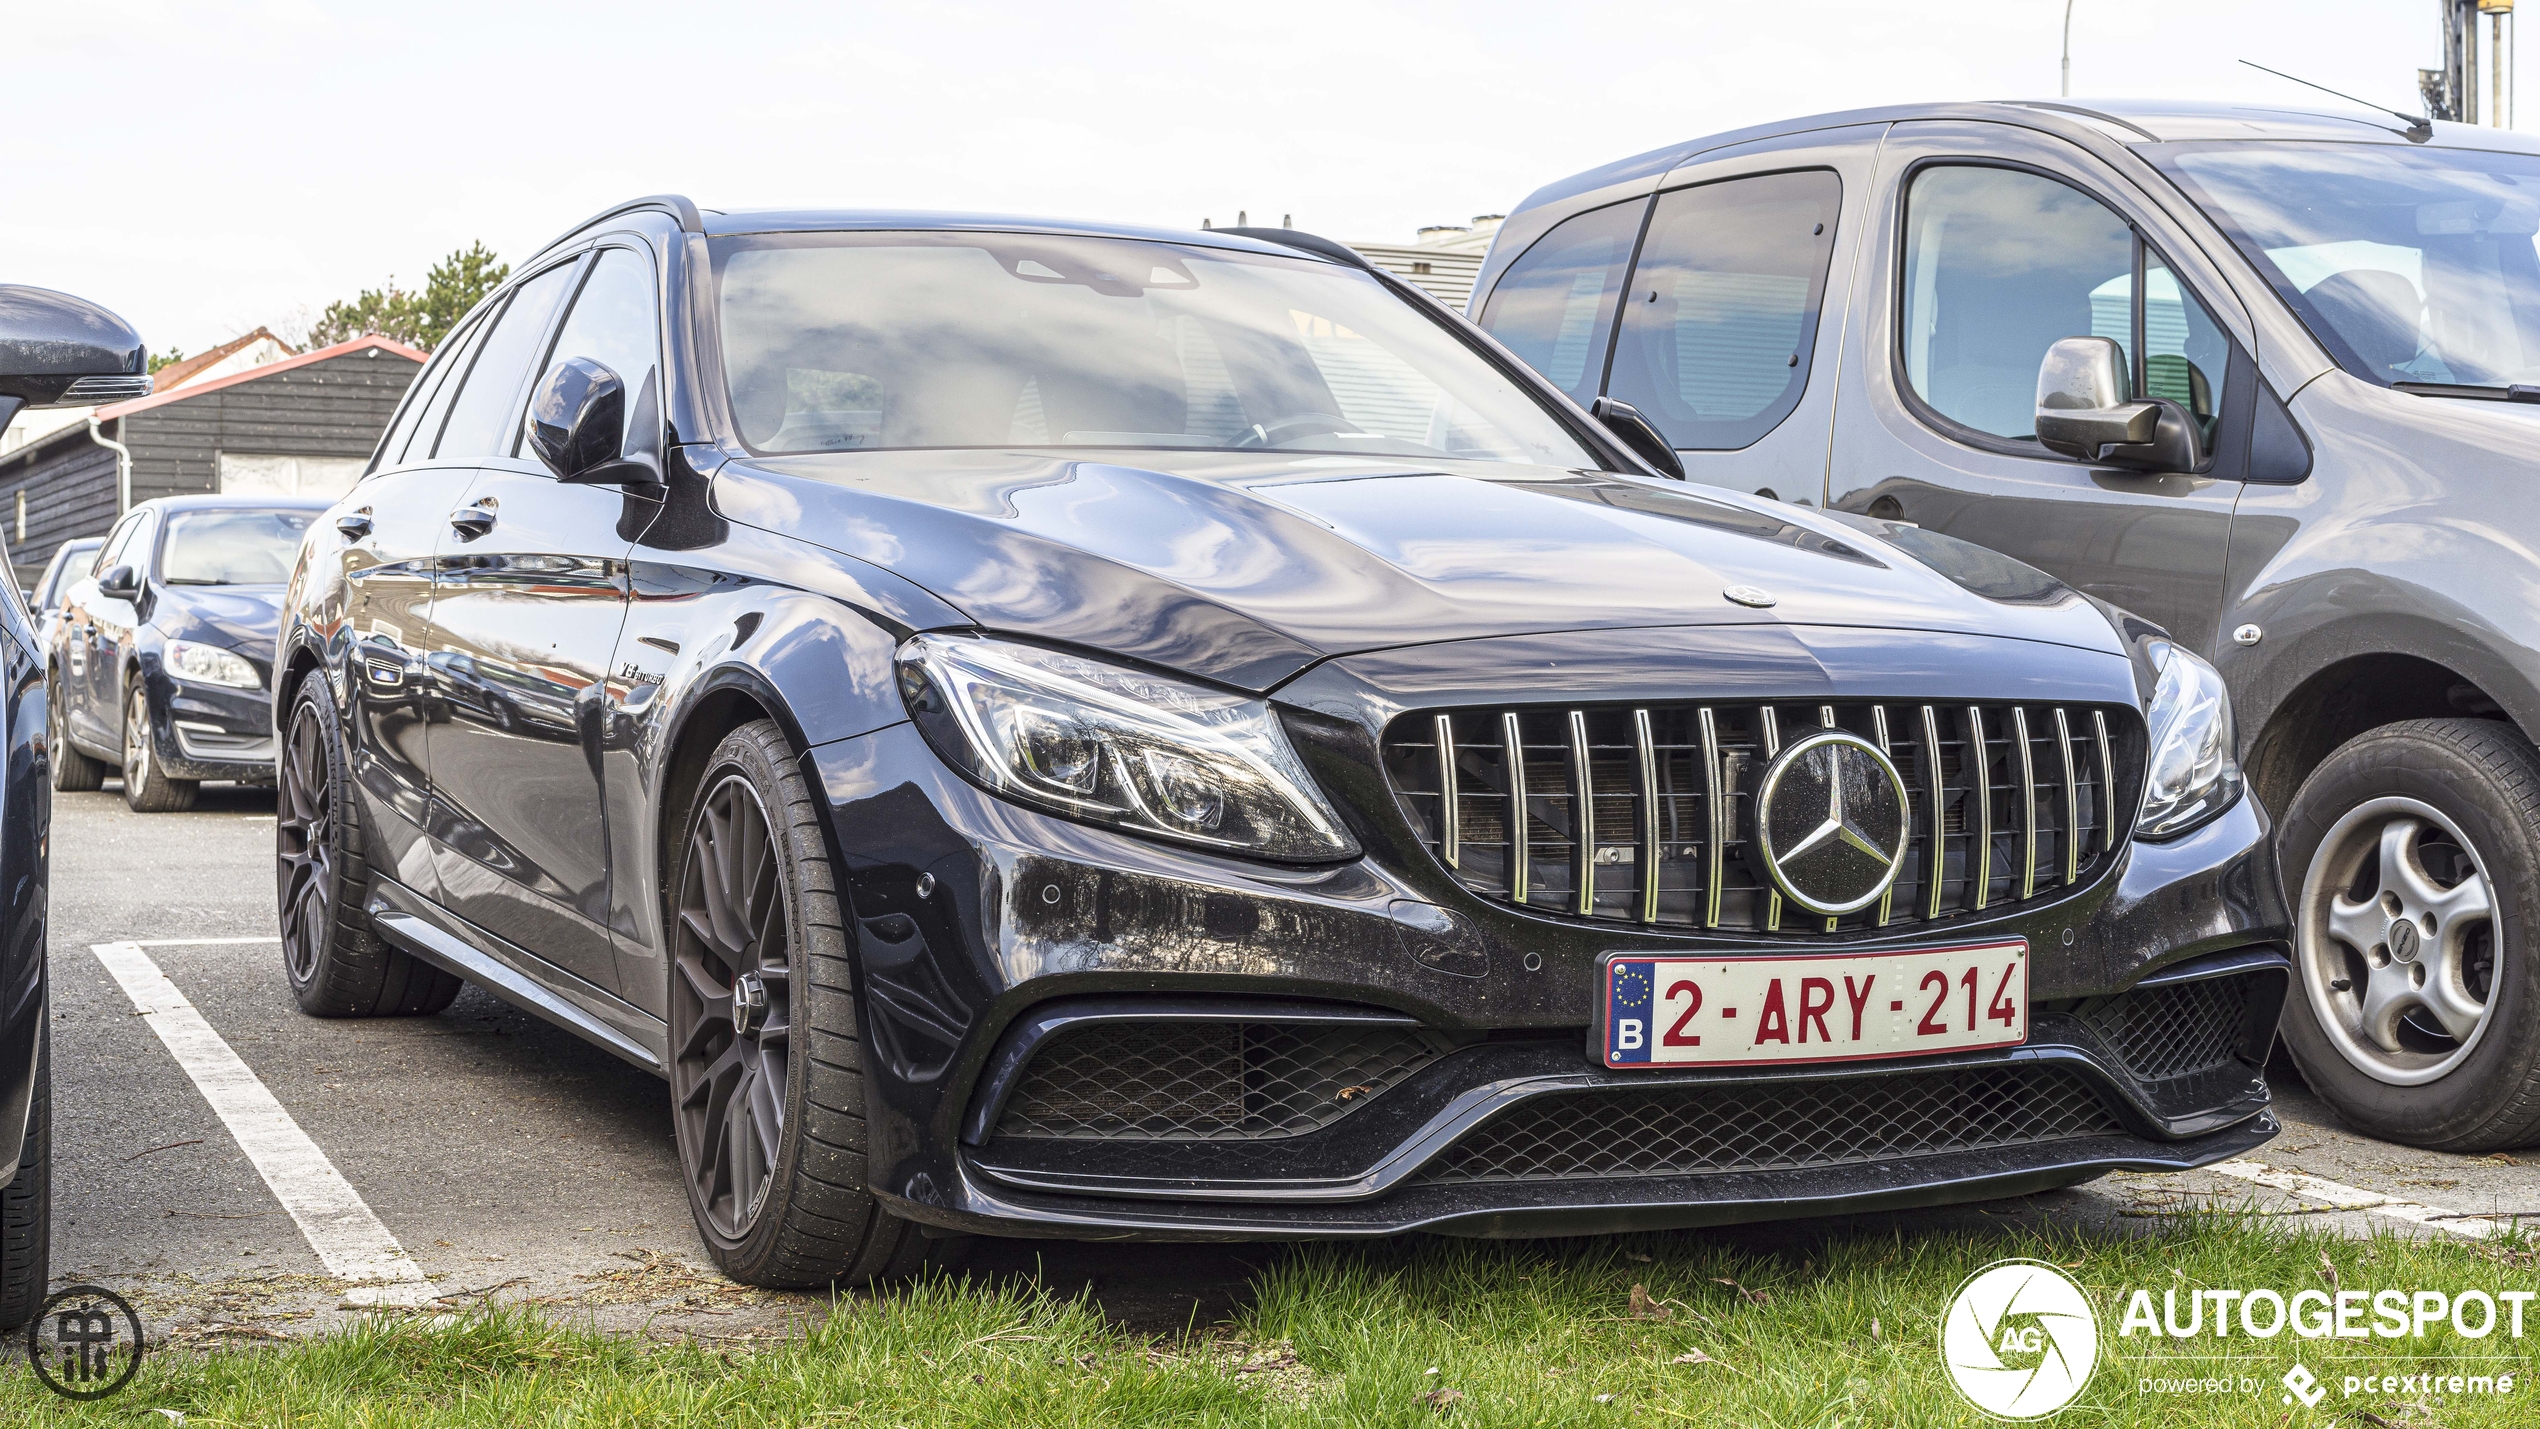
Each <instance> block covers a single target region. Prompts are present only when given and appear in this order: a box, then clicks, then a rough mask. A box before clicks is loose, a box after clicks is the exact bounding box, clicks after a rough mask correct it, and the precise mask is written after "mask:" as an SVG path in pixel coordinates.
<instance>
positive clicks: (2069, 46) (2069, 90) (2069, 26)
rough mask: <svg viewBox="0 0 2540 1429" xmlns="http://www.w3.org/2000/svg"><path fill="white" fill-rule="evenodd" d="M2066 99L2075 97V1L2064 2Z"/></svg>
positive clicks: (2065, 0)
mask: <svg viewBox="0 0 2540 1429" xmlns="http://www.w3.org/2000/svg"><path fill="white" fill-rule="evenodd" d="M2064 97H2065V98H2066V99H2070V98H2072V97H2073V0H2064Z"/></svg>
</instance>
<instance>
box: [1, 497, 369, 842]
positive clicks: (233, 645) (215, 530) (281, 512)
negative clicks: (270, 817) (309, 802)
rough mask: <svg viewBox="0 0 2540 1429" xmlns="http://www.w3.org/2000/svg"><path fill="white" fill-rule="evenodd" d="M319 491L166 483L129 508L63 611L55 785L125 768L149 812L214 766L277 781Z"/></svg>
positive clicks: (213, 772)
mask: <svg viewBox="0 0 2540 1429" xmlns="http://www.w3.org/2000/svg"><path fill="white" fill-rule="evenodd" d="M325 509H326V503H325V502H323V501H318V500H293V499H290V498H275V497H243V496H166V497H160V498H158V499H157V500H154V501H145V502H142V503H141V504H139V505H137V506H135V507H133V508H132V510H130V511H129V512H126V513H125V514H124V517H123V519H122V520H120V521H118V522H116V523H115V526H114V529H113V530H112V531H110V532H108V533H107V535H106V538H105V545H104V547H103V548H102V549H101V550H100V551H99V552H98V555H97V558H96V562H95V567H94V573H93V574H90V575H87V576H84V577H82V578H81V579H79V580H78V581H76V582H74V583H73V584H72V585H71V586H70V588H69V590H68V591H67V592H65V594H64V595H63V598H62V609H61V614H60V617H59V618H58V619H57V620H55V621H54V623H53V637H52V644H51V646H50V649H49V652H48V655H49V660H48V664H49V669H50V676H49V678H50V680H51V684H52V690H53V709H54V721H55V726H54V727H55V730H56V733H57V735H58V738H57V739H56V741H55V744H56V747H57V752H56V754H55V757H54V761H53V787H54V788H56V789H61V790H85V789H96V788H99V787H101V786H102V785H103V784H104V782H105V779H106V776H107V774H108V773H110V772H112V771H114V770H116V769H120V770H121V771H122V774H123V793H124V802H125V803H127V804H129V805H131V806H132V808H133V809H134V810H136V811H138V812H142V813H157V812H163V811H168V810H175V809H184V808H189V807H191V806H192V805H193V803H194V794H195V790H196V788H197V787H198V786H199V785H200V784H201V782H202V781H203V780H206V779H233V780H238V781H240V782H242V783H249V784H269V783H271V782H273V759H274V746H273V695H272V692H271V691H270V690H269V689H268V688H267V687H266V681H267V677H268V675H269V674H270V672H271V670H272V666H273V649H274V636H275V633H276V631H277V630H278V629H279V627H280V625H281V620H282V613H281V607H282V593H283V586H284V583H285V582H286V581H288V580H289V579H290V575H291V563H292V560H293V558H294V557H295V556H296V555H297V553H298V550H299V545H300V537H301V534H302V533H303V532H304V531H306V530H307V529H308V525H309V522H310V521H311V520H313V519H314V518H315V517H316V516H317V514H318V513H319V512H321V511H323V510H325Z"/></svg>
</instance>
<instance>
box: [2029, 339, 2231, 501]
mask: <svg viewBox="0 0 2540 1429" xmlns="http://www.w3.org/2000/svg"><path fill="white" fill-rule="evenodd" d="M2131 388H2132V384H2131V383H2129V382H2128V381H2127V380H2126V365H2125V350H2124V349H2123V348H2120V347H2118V346H2117V344H2116V340H2115V339H2113V338H2105V337H2067V338H2062V339H2059V340H2058V341H2057V342H2056V343H2055V345H2054V346H2052V347H2049V348H2048V349H2046V357H2045V360H2044V361H2042V362H2040V363H2038V365H2037V444H2038V445H2039V446H2042V447H2044V448H2046V449H2047V450H2048V451H2051V452H2056V453H2059V454H2061V455H2063V456H2068V457H2073V458H2075V459H2077V460H2080V461H2088V462H2100V463H2104V464H2106V465H2108V466H2122V467H2131V468H2134V469H2137V470H2141V471H2194V470H2196V469H2197V468H2199V467H2201V466H2203V465H2204V464H2205V443H2204V440H2203V438H2202V437H2201V436H2200V434H2199V433H2198V431H2197V427H2196V422H2195V419H2194V418H2192V417H2190V416H2189V415H2188V414H2187V409H2186V408H2184V407H2181V406H2180V405H2178V404H2177V403H2176V402H2173V401H2170V400H2169V399H2167V398H2164V397H2149V398H2144V399H2141V400H2135V399H2134V397H2133V393H2132V390H2131Z"/></svg>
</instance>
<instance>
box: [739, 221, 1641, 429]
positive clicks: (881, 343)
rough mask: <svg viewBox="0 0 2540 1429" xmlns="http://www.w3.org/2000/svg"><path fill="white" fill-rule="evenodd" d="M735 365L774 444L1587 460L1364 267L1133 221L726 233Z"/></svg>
mask: <svg viewBox="0 0 2540 1429" xmlns="http://www.w3.org/2000/svg"><path fill="white" fill-rule="evenodd" d="M713 254H714V266H715V275H716V279H717V282H718V285H719V312H720V314H721V324H722V334H721V336H722V350H723V362H724V379H725V382H726V383H727V385H728V389H729V392H730V395H731V401H732V409H733V412H734V414H735V416H736V417H737V419H738V421H739V425H740V435H741V438H742V440H743V441H745V442H747V443H748V444H749V446H750V447H751V448H752V449H753V450H755V451H760V452H766V453H785V452H836V451H871V450H880V449H886V448H907V447H1003V446H1028V447H1130V448H1208V449H1219V450H1229V449H1231V450H1267V451H1280V452H1317V453H1338V454H1346V455H1369V456H1420V457H1430V458H1436V457H1469V458H1478V459H1484V460H1495V461H1515V462H1534V463H1542V464H1546V465H1554V466H1565V467H1577V466H1592V465H1595V464H1596V459H1595V457H1594V456H1593V455H1591V454H1590V453H1589V452H1588V450H1587V449H1586V448H1584V447H1582V446H1581V445H1580V443H1579V441H1578V440H1577V438H1575V437H1574V436H1573V435H1572V434H1571V433H1570V432H1569V431H1568V429H1567V428H1565V427H1564V426H1563V425H1562V424H1561V423H1560V422H1559V421H1558V420H1557V419H1556V418H1554V417H1553V415H1552V414H1551V412H1550V411H1548V410H1547V409H1546V408H1545V407H1543V406H1542V405H1541V404H1539V403H1537V402H1536V401H1535V400H1534V398H1533V397H1532V396H1530V395H1529V394H1528V393H1527V392H1526V391H1525V389H1523V388H1521V387H1519V386H1517V385H1516V384H1515V383H1514V382H1512V381H1510V380H1509V379H1508V378H1507V377H1506V376H1504V375H1503V374H1502V373H1501V372H1500V371H1499V370H1498V369H1496V368H1494V367H1493V366H1492V365H1491V364H1490V363H1489V362H1487V361H1486V360H1484V359H1483V358H1482V357H1481V355H1480V354H1478V353H1476V352H1475V351H1473V350H1472V349H1471V348H1469V347H1467V346H1465V345H1464V344H1463V343H1462V342H1460V341H1458V340H1457V339H1456V338H1455V337H1454V336H1453V335H1452V334H1451V333H1449V332H1448V331H1447V330H1445V329H1444V328H1442V327H1440V326H1439V325H1438V324H1437V323H1435V322H1433V321H1431V320H1430V319H1428V318H1427V317H1424V316H1423V315H1422V314H1421V313H1420V312H1419V311H1418V310H1416V309H1414V308H1413V307H1411V306H1410V305H1409V304H1407V303H1405V302H1404V301H1403V300H1402V299H1400V298H1399V297H1396V296H1395V295H1394V294H1393V293H1392V292H1391V291H1389V290H1387V289H1386V288H1385V287H1383V286H1382V285H1381V284H1380V283H1378V282H1377V280H1376V279H1374V278H1373V277H1370V276H1369V275H1367V274H1365V273H1363V272H1358V271H1354V270H1352V269H1349V268H1344V267H1340V266H1338V265H1336V264H1332V263H1326V262H1320V261H1316V260H1311V259H1303V258H1288V257H1284V256H1271V255H1267V254H1255V253H1244V252H1234V251H1228V250H1224V249H1215V248H1206V247H1200V246H1196V245H1182V244H1168V243H1151V242H1145V241H1140V240H1132V239H1111V238H1075V237H1057V236H1044V235H1037V234H952V233H820V234H787V235H760V236H751V237H739V238H724V239H717V240H714V244H713Z"/></svg>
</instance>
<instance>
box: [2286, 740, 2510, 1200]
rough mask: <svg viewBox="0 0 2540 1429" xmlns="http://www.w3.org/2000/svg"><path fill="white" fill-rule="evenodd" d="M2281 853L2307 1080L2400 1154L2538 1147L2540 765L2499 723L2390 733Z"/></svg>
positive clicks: (2356, 761) (2344, 753)
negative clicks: (2404, 1149) (2532, 944)
mask: <svg viewBox="0 0 2540 1429" xmlns="http://www.w3.org/2000/svg"><path fill="white" fill-rule="evenodd" d="M2280 835H2281V841H2280V844H2279V849H2278V852H2279V857H2280V859H2281V864H2280V866H2281V867H2282V868H2283V870H2284V872H2285V875H2286V883H2287V884H2288V886H2289V887H2290V888H2291V890H2292V891H2294V893H2295V904H2294V913H2295V927H2294V936H2295V941H2296V944H2297V947H2296V956H2295V963H2296V967H2297V972H2298V982H2299V985H2300V987H2299V992H2298V993H2297V995H2296V996H2295V997H2294V998H2293V999H2292V1000H2291V1002H2290V1003H2289V1005H2288V1006H2287V1007H2286V1009H2285V1021H2284V1039H2285V1046H2286V1049H2287V1050H2288V1051H2290V1052H2291V1053H2292V1054H2293V1058H2294V1061H2295V1063H2296V1064H2297V1065H2298V1066H2299V1067H2300V1069H2301V1072H2302V1076H2303V1078H2304V1080H2306V1081H2308V1082H2309V1083H2310V1084H2311V1087H2312V1089H2313V1090H2314V1091H2317V1092H2318V1093H2319V1094H2320V1095H2321V1096H2322V1097H2324V1098H2326V1099H2327V1100H2328V1102H2329V1103H2330V1104H2331V1105H2333V1106H2334V1107H2336V1108H2337V1110H2338V1111H2339V1113H2341V1114H2342V1115H2344V1116H2345V1117H2346V1118H2347V1119H2348V1120H2350V1121H2353V1122H2354V1123H2356V1124H2357V1125H2358V1126H2359V1127H2361V1128H2362V1129H2364V1130H2366V1131H2369V1132H2371V1133H2373V1134H2374V1135H2377V1136H2382V1137H2386V1138H2388V1139H2390V1140H2393V1141H2403V1142H2408V1143H2410V1144H2413V1145H2420V1146H2433V1147H2441V1148H2443V1149H2446V1150H2485V1149H2492V1148H2494V1147H2499V1146H2518V1145H2525V1144H2528V1143H2530V1142H2531V1141H2533V1140H2535V1139H2540V1029H2535V1028H2534V1027H2533V1026H2532V1025H2531V1024H2532V1018H2531V1016H2530V1012H2529V1009H2531V1008H2532V1007H2534V1006H2535V1005H2540V1000H2536V994H2540V990H2536V989H2535V988H2534V986H2533V961H2532V959H2531V957H2530V956H2529V954H2528V951H2527V949H2528V939H2529V938H2530V936H2531V930H2532V928H2533V927H2534V919H2533V914H2534V912H2535V910H2540V888H2535V886H2534V884H2535V880H2540V756H2536V755H2535V754H2534V752H2533V750H2532V748H2531V746H2530V745H2529V744H2527V743H2525V742H2524V741H2523V740H2522V738H2521V736H2520V734H2519V732H2517V731H2516V730H2514V729H2513V727H2512V726H2510V725H2505V724H2500V723H2497V722H2494V721H2488V720H2412V721H2409V722H2406V723H2404V724H2396V725H2389V726H2385V727H2384V728H2381V729H2377V730H2374V731H2372V732H2370V733H2368V734H2365V735H2363V736H2361V737H2359V738H2357V739H2355V740H2354V741H2352V742H2351V743H2349V744H2347V745H2346V746H2345V747H2343V748H2341V749H2339V750H2338V751H2337V752H2336V753H2334V754H2332V755H2330V756H2329V758H2328V760H2327V761H2326V762H2324V763H2323V764H2322V765H2321V766H2320V767H2319V769H2317V770H2316V771H2314V772H2313V773H2312V775H2311V777H2310V778H2309V779H2308V780H2306V781H2305V782H2304V783H2303V786H2302V790H2301V792H2300V793H2299V794H2298V795H2296V796H2295V798H2294V800H2293V805H2292V807H2291V808H2290V809H2288V810H2287V811H2286V815H2285V821H2284V827H2283V828H2282V830H2281V831H2280Z"/></svg>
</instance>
